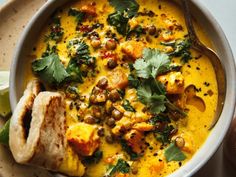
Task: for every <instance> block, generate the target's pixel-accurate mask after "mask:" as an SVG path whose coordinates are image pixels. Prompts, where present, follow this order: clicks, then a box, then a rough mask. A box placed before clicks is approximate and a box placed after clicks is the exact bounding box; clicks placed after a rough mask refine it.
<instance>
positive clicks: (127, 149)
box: [120, 139, 139, 160]
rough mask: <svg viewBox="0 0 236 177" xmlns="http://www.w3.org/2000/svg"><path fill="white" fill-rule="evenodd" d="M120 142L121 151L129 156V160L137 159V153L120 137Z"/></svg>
mask: <svg viewBox="0 0 236 177" xmlns="http://www.w3.org/2000/svg"><path fill="white" fill-rule="evenodd" d="M120 143H121V147H122V149H123V151H125V152H126V153H127V154H128V155H129V156H130V159H131V160H137V159H138V158H139V155H138V154H137V153H135V152H133V150H132V148H131V147H130V146H129V145H128V144H127V142H126V141H125V140H124V139H122V140H121V141H120Z"/></svg>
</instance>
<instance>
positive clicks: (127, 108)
mask: <svg viewBox="0 0 236 177" xmlns="http://www.w3.org/2000/svg"><path fill="white" fill-rule="evenodd" d="M122 106H123V108H124V109H125V110H126V111H130V112H136V110H135V109H134V108H133V107H132V106H131V104H130V102H129V100H124V103H123V104H122Z"/></svg>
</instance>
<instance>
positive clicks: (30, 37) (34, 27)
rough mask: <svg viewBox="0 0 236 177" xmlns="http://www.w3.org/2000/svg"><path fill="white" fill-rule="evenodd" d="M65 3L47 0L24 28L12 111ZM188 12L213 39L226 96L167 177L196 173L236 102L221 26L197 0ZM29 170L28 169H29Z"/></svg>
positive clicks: (16, 62)
mask: <svg viewBox="0 0 236 177" xmlns="http://www.w3.org/2000/svg"><path fill="white" fill-rule="evenodd" d="M66 2H68V0H50V1H48V2H47V3H45V5H44V6H43V7H42V8H41V9H40V10H39V11H38V13H37V14H36V15H35V16H34V17H33V18H32V19H31V21H30V23H29V24H28V25H27V27H26V29H25V31H24V33H23V34H22V37H21V39H20V41H19V43H18V45H17V48H16V53H15V56H14V59H13V63H12V66H11V75H10V101H11V107H12V110H14V108H15V106H16V104H17V102H18V100H19V98H20V97H21V96H22V94H23V90H24V86H25V82H26V78H27V73H28V72H27V71H29V70H30V58H29V54H30V52H31V51H32V46H34V43H35V41H36V40H37V38H38V36H39V33H40V31H41V29H42V27H43V26H44V24H45V23H46V21H47V20H48V18H49V16H50V15H51V14H52V13H53V12H54V11H55V9H57V8H58V7H60V6H62V5H63V4H65V3H66ZM190 2H191V12H192V14H193V16H194V17H195V19H196V20H197V21H198V23H200V25H201V26H202V27H204V30H205V31H206V32H207V35H208V36H209V38H210V39H211V40H212V43H213V44H214V48H215V50H216V52H217V53H218V54H219V56H220V58H221V61H222V65H223V67H224V68H225V74H226V97H225V103H224V107H223V111H222V113H221V116H220V119H219V121H218V123H217V124H216V126H215V127H214V129H213V130H212V132H211V133H210V135H209V137H208V138H207V140H206V142H205V143H204V144H203V146H202V147H201V148H200V149H199V150H198V151H197V153H196V154H195V155H194V156H193V158H192V159H191V160H190V161H189V162H188V163H187V164H186V165H184V166H183V167H181V168H180V169H178V170H177V171H176V172H174V173H172V174H171V175H170V176H171V177H172V176H176V177H177V176H179V177H183V176H192V175H193V174H194V173H196V172H197V171H198V170H199V169H200V168H201V167H202V166H203V165H204V164H205V163H206V162H207V161H208V160H209V159H210V158H211V157H212V155H213V154H214V153H215V152H216V150H217V149H218V147H219V146H220V145H221V143H222V140H223V138H224V136H225V134H226V133H227V130H228V129H229V125H230V123H231V120H232V117H233V113H234V108H235V100H236V72H235V63H234V58H233V54H232V51H231V49H230V46H229V43H228V41H227V39H226V37H225V35H224V32H223V31H222V29H221V27H220V26H219V24H218V23H217V21H216V20H215V19H214V17H213V16H212V15H211V14H210V13H209V11H208V10H207V9H206V8H205V7H204V6H203V5H202V4H201V3H199V1H198V0H192V1H190ZM29 168H31V167H29Z"/></svg>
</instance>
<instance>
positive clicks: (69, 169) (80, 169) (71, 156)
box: [59, 146, 85, 176]
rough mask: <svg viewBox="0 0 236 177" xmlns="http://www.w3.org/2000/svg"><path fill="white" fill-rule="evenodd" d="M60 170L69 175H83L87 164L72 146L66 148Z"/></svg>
mask: <svg viewBox="0 0 236 177" xmlns="http://www.w3.org/2000/svg"><path fill="white" fill-rule="evenodd" d="M59 171H60V172H61V173H65V174H67V175H69V176H83V175H84V173H85V166H84V165H83V164H82V162H81V159H80V158H79V156H78V155H77V154H76V153H75V152H74V150H73V149H72V148H71V147H70V146H68V147H67V149H66V154H65V157H64V159H63V162H62V164H61V166H60V168H59Z"/></svg>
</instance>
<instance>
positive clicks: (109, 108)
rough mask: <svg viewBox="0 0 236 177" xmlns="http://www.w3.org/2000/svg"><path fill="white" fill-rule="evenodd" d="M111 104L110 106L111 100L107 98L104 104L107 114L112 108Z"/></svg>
mask: <svg viewBox="0 0 236 177" xmlns="http://www.w3.org/2000/svg"><path fill="white" fill-rule="evenodd" d="M113 109H114V108H113V106H112V102H111V101H110V100H108V101H107V102H106V105H105V110H106V113H107V114H111V112H112V110H113Z"/></svg>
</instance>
